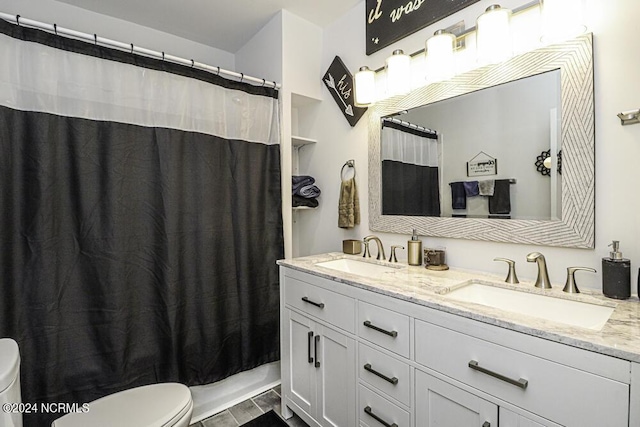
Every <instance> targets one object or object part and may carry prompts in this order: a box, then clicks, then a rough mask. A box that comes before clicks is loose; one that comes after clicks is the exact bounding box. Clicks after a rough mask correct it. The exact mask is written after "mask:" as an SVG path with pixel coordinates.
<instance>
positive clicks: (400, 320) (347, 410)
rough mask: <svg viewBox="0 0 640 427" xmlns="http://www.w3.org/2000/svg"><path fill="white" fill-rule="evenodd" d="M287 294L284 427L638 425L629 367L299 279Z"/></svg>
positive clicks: (291, 277)
mask: <svg viewBox="0 0 640 427" xmlns="http://www.w3.org/2000/svg"><path fill="white" fill-rule="evenodd" d="M280 283H281V301H282V309H281V313H282V316H281V319H282V324H283V328H282V358H281V359H282V406H283V414H284V415H285V416H287V415H290V412H289V409H291V410H293V411H294V412H296V413H297V414H298V415H300V416H301V418H303V419H304V420H305V421H306V422H307V423H308V424H310V425H312V426H320V425H322V426H339V427H352V426H361V427H362V426H364V427H367V426H368V427H382V426H385V425H386V426H394V427H436V426H437V427H498V426H499V427H560V426H565V427H603V426H606V427H630V426H634V422H635V421H634V420H635V419H636V417H637V416H638V414H637V411H635V410H634V406H635V405H636V404H639V403H637V402H636V403H631V404H630V399H631V400H633V396H635V395H636V393H637V392H638V386H637V385H636V384H635V382H634V383H633V386H632V377H633V378H634V380H635V379H636V378H639V377H640V372H638V371H637V370H634V371H633V372H632V368H633V369H635V368H634V366H636V365H635V364H632V363H631V362H629V361H626V360H622V359H617V358H614V357H610V356H606V355H603V354H600V353H597V352H592V351H587V350H583V349H579V348H576V347H573V346H569V345H564V344H561V343H558V342H554V341H550V340H545V339H543V338H538V337H535V336H532V335H528V334H524V333H520V332H517V331H514V330H510V329H507V328H502V327H498V326H494V325H490V324H487V323H484V322H479V321H476V320H473V319H469V318H467V317H463V316H458V315H454V314H451V313H446V312H444V311H440V310H439V309H437V308H431V307H427V306H425V305H421V304H416V303H413V302H409V301H406V300H403V298H402V297H401V296H399V297H398V298H395V297H391V296H387V295H383V294H382V293H380V292H376V289H375V288H367V286H365V285H362V286H359V285H357V284H355V283H354V284H345V283H340V282H338V281H337V280H335V281H334V280H329V279H328V278H325V277H320V276H316V275H314V274H311V273H307V272H303V271H299V270H296V269H292V268H287V267H281V282H280ZM316 352H317V353H318V354H317V355H316ZM316 361H319V362H320V367H317V368H316V367H315V363H316ZM630 409H631V411H630ZM630 414H631V418H630Z"/></svg>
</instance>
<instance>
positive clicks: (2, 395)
mask: <svg viewBox="0 0 640 427" xmlns="http://www.w3.org/2000/svg"><path fill="white" fill-rule="evenodd" d="M20 402H22V401H21V400H20V352H19V351H18V344H16V342H15V341H14V340H11V339H9V338H2V339H0V406H1V407H2V408H3V409H2V410H0V426H2V427H22V415H21V414H20V412H19V411H18V409H19V408H17V407H16V408H11V407H9V408H8V409H10V410H9V411H5V410H4V406H3V405H4V404H5V403H7V404H17V403H20ZM11 409H15V411H13V410H11Z"/></svg>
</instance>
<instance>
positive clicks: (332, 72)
mask: <svg viewBox="0 0 640 427" xmlns="http://www.w3.org/2000/svg"><path fill="white" fill-rule="evenodd" d="M322 81H323V82H324V84H325V86H326V87H327V89H328V90H329V93H331V96H332V97H333V99H334V100H335V101H336V104H338V107H340V110H341V111H342V114H344V117H345V118H346V119H347V121H348V122H349V124H350V125H351V126H355V125H356V123H358V120H360V118H361V117H362V115H363V114H364V113H365V111H367V108H366V107H364V108H363V107H356V106H355V93H354V92H355V91H354V89H353V76H352V75H351V73H350V72H349V69H348V68H347V67H345V65H344V62H342V60H341V59H340V57H339V56H336V57H335V58H334V59H333V62H332V63H331V65H330V66H329V69H328V70H327V72H326V73H325V74H324V77H322Z"/></svg>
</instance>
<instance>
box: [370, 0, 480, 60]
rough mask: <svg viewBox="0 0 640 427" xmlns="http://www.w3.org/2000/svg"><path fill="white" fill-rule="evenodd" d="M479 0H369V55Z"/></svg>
mask: <svg viewBox="0 0 640 427" xmlns="http://www.w3.org/2000/svg"><path fill="white" fill-rule="evenodd" d="M478 1H480V0H367V2H366V11H365V13H366V17H365V19H366V27H367V30H366V37H367V43H366V45H367V55H371V54H372V53H374V52H377V51H379V50H380V49H382V48H385V47H387V46H389V45H390V44H392V43H395V42H397V41H398V40H401V39H403V38H405V37H406V36H408V35H409V34H413V33H415V32H416V31H418V30H421V29H423V28H424V27H426V26H429V25H431V24H433V23H434V22H436V21H439V20H441V19H442V18H445V17H447V16H449V15H452V14H454V13H456V12H458V11H459V10H462V9H464V8H465V7H467V6H469V5H471V4H473V3H477V2H478Z"/></svg>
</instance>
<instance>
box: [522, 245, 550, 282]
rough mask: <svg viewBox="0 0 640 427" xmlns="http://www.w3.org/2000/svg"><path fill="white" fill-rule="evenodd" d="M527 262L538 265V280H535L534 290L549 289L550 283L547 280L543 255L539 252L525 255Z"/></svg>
mask: <svg viewBox="0 0 640 427" xmlns="http://www.w3.org/2000/svg"><path fill="white" fill-rule="evenodd" d="M527 262H537V263H538V278H537V279H536V288H542V289H551V281H550V280H549V272H548V271H547V262H546V261H545V259H544V255H542V254H541V253H540V252H531V253H530V254H529V255H527Z"/></svg>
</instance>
